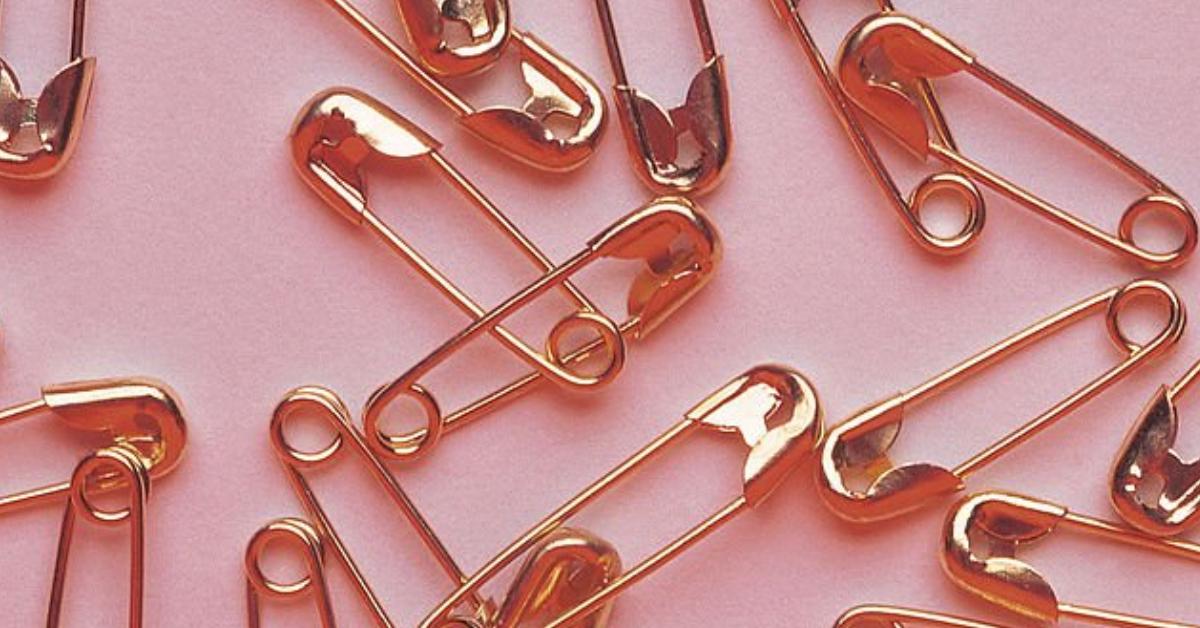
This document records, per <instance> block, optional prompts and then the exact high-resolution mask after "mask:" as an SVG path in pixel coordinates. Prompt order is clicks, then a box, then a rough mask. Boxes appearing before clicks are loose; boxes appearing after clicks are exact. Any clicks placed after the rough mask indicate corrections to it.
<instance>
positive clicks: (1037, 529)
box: [941, 492, 1200, 628]
mask: <svg viewBox="0 0 1200 628" xmlns="http://www.w3.org/2000/svg"><path fill="white" fill-rule="evenodd" d="M1059 529H1064V530H1071V531H1075V532H1082V533H1085V534H1089V535H1093V536H1097V537H1100V538H1102V539H1104V540H1106V541H1112V542H1116V543H1121V544H1125V545H1131V546H1134V547H1138V548H1141V549H1146V550H1151V551H1155V552H1160V553H1163V554H1168V555H1172V556H1176V557H1179V558H1184V559H1187V560H1191V561H1200V545H1197V544H1195V543H1187V542H1183V541H1175V540H1165V539H1158V538H1155V537H1152V536H1148V535H1145V534H1141V533H1139V532H1136V531H1134V530H1130V529H1128V528H1125V527H1123V526H1119V525H1116V524H1113V523H1110V522H1107V521H1103V520H1100V519H1094V518H1092V517H1087V516H1084V515H1079V514H1075V513H1072V512H1070V511H1068V510H1067V508H1066V507H1064V506H1059V505H1058V504H1053V503H1051V502H1048V501H1043V500H1040V499H1035V498H1031V497H1025V496H1021V495H1016V494H1012V493H1003V492H988V493H982V494H979V495H972V496H969V497H967V498H965V499H963V500H962V501H961V502H959V504H958V505H957V506H956V507H955V508H954V509H953V510H952V511H951V512H950V514H949V515H948V516H947V518H946V523H945V527H944V530H943V544H942V552H941V562H942V567H943V568H944V569H945V571H946V574H947V575H948V576H949V577H950V579H951V580H952V581H954V583H955V584H957V585H958V586H960V587H962V588H963V589H966V590H967V591H970V592H971V593H973V594H975V595H977V596H979V597H981V598H983V599H985V600H987V601H989V602H991V603H993V604H997V605H999V606H1002V607H1004V608H1006V609H1008V610H1010V611H1013V612H1015V613H1019V614H1021V615H1023V616H1025V617H1027V618H1029V619H1031V620H1034V621H1038V622H1043V623H1048V624H1054V623H1057V622H1058V621H1059V620H1063V619H1070V620H1076V621H1082V622H1086V623H1099V624H1103V625H1111V626H1128V627H1134V626H1145V627H1148V628H1184V627H1185V626H1192V625H1193V624H1184V623H1176V622H1169V621H1163V620H1156V619H1150V618H1146V617H1138V616H1134V615H1128V614H1124V613H1119V612H1115V611H1110V610H1104V609H1098V608H1093V607H1089V606H1080V605H1075V604H1068V603H1064V602H1062V601H1060V600H1059V598H1058V596H1057V594H1056V593H1055V592H1054V589H1053V588H1052V587H1051V586H1050V583H1049V582H1047V581H1046V579H1045V578H1044V577H1043V576H1042V575H1041V574H1040V573H1039V572H1038V571H1037V569H1035V568H1034V567H1033V566H1032V565H1030V564H1028V563H1027V562H1025V561H1023V560H1021V559H1020V558H1017V557H1016V552H1017V550H1018V549H1019V548H1020V547H1022V546H1023V545H1025V544H1029V543H1034V542H1037V541H1039V540H1041V539H1042V538H1044V537H1046V536H1048V535H1049V534H1050V533H1052V532H1054V531H1055V530H1059Z"/></svg>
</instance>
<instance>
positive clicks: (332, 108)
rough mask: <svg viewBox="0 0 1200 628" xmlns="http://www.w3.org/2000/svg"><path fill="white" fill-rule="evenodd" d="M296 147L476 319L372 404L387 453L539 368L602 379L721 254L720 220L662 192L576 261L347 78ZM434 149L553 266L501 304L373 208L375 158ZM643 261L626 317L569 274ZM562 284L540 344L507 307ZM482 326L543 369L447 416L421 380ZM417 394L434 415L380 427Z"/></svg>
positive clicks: (324, 182)
mask: <svg viewBox="0 0 1200 628" xmlns="http://www.w3.org/2000/svg"><path fill="white" fill-rule="evenodd" d="M291 143H292V156H293V160H294V162H295V165H296V168H297V171H298V172H299V174H300V176H301V178H303V179H304V180H305V182H306V183H308V185H309V186H310V187H311V188H312V189H313V190H314V191H315V192H316V193H317V194H318V195H319V196H321V198H322V199H324V200H325V202H326V203H327V204H329V205H331V206H332V207H333V208H335V209H336V210H337V211H338V212H339V213H340V214H341V215H342V216H344V217H346V218H347V219H349V220H350V221H351V222H353V223H354V224H358V225H363V226H366V227H368V228H369V229H370V230H371V231H372V232H373V233H374V234H375V235H376V236H378V237H379V238H380V239H381V240H383V241H384V243H385V244H387V245H388V247H389V248H391V249H392V250H393V251H394V252H396V253H397V254H398V255H400V256H401V257H402V258H403V259H404V260H405V261H406V262H408V263H409V265H410V266H411V267H412V268H413V269H414V270H415V271H417V272H418V273H420V274H421V275H422V276H424V277H425V278H426V279H427V280H428V281H430V283H432V284H433V285H434V287H436V288H437V289H438V290H439V291H440V292H441V293H442V294H443V295H445V296H446V297H447V298H449V299H450V300H451V301H452V302H453V303H454V304H455V305H457V306H458V307H459V309H460V310H462V311H463V312H464V313H465V314H467V315H469V316H471V317H472V318H473V319H474V321H473V323H472V324H471V325H470V326H469V327H468V328H467V329H465V330H463V331H462V332H460V333H459V334H457V335H456V336H455V337H454V338H452V339H451V340H450V341H448V342H446V343H445V344H443V345H442V346H441V347H440V348H439V349H438V350H436V351H435V352H434V353H433V354H431V355H430V356H428V357H427V358H425V359H424V360H422V361H421V362H420V363H418V364H417V365H416V366H415V367H413V368H412V369H410V370H409V371H408V372H407V373H405V374H404V375H402V376H401V377H400V378H397V379H396V380H394V381H393V382H392V383H390V384H388V385H386V386H384V387H382V388H381V389H380V390H378V391H377V392H376V393H375V394H374V395H372V397H371V399H370V401H369V402H368V404H367V408H366V412H365V418H364V421H365V424H366V430H367V434H368V436H369V437H370V438H369V440H370V442H371V445H372V447H374V448H376V449H377V450H378V451H379V452H380V453H383V454H385V455H388V456H395V457H409V456H415V455H417V454H419V453H423V451H424V450H426V449H428V448H430V447H432V446H433V445H434V444H435V443H436V442H437V440H438V439H439V438H440V436H441V434H442V432H443V430H449V429H452V428H453V427H455V426H457V425H461V424H465V423H466V422H467V421H469V420H470V419H473V418H476V417H478V416H481V415H482V414H484V413H486V412H487V411H489V410H491V409H492V408H494V407H495V406H497V405H498V404H499V403H501V402H503V401H506V400H508V399H511V398H513V397H514V396H516V395H519V394H522V393H523V392H525V391H526V390H528V388H529V386H531V385H532V384H534V383H535V382H537V381H540V380H541V379H549V380H551V381H554V382H555V383H557V384H559V385H562V386H566V387H570V388H589V387H594V386H598V385H602V384H605V383H607V382H609V381H611V379H612V378H613V377H615V376H616V375H617V373H619V372H620V369H621V367H622V365H623V364H624V356H625V340H626V338H641V337H643V336H644V335H646V334H647V333H649V332H650V331H652V330H653V329H654V328H655V327H657V326H658V325H659V324H661V323H662V322H663V321H664V320H665V319H666V318H667V317H668V316H670V314H671V313H673V312H674V311H675V310H676V309H678V308H679V307H680V306H681V305H682V304H683V303H685V302H686V301H687V300H689V299H690V298H691V296H692V295H693V294H694V293H695V292H696V291H697V290H699V289H700V288H701V287H703V286H704V285H705V284H706V283H707V282H708V280H709V279H710V278H711V276H712V273H713V270H714V269H715V268H716V265H717V264H718V263H719V261H720V258H721V245H720V240H719V237H718V236H717V232H716V229H715V227H713V225H712V223H711V222H709V220H708V218H707V217H706V216H705V215H704V212H703V211H702V210H701V209H700V208H699V207H697V206H695V205H694V204H693V203H691V202H690V201H688V200H687V199H683V198H660V199H657V200H654V201H652V202H650V203H649V204H647V205H646V206H645V207H643V208H641V209H638V210H636V211H634V212H633V213H631V214H629V215H628V216H626V217H625V218H623V219H621V220H619V221H617V222H616V223H615V224H613V225H612V226H610V227H609V228H608V229H606V230H604V231H603V232H601V233H600V234H599V235H598V236H596V237H595V238H593V239H592V240H591V241H590V242H589V243H588V245H587V247H586V248H585V249H584V250H583V251H581V252H580V253H578V254H576V255H575V256H574V257H572V258H570V259H569V260H568V261H566V262H564V263H562V264H559V265H557V266H556V265H554V264H553V263H552V262H551V261H550V259H549V258H548V257H546V256H545V255H544V254H543V253H542V252H541V251H540V250H538V249H537V247H536V246H535V245H534V244H533V243H532V242H531V241H530V240H529V239H528V238H527V237H525V235H524V234H522V233H521V232H520V231H519V230H518V229H517V227H516V226H515V225H514V224H513V223H512V222H511V221H509V220H508V218H507V217H505V216H504V215H503V214H502V213H501V212H500V210H499V209H498V208H497V207H496V206H495V205H494V204H492V202H491V201H489V200H488V199H487V198H486V197H485V196H484V195H483V193H482V192H480V191H479V190H478V189H477V188H475V187H474V186H473V185H472V184H471V183H470V181H468V180H467V179H466V178H465V177H464V176H463V175H462V174H461V173H460V172H459V171H458V170H456V169H455V168H454V167H453V166H452V165H451V164H450V163H449V162H447V161H446V160H445V158H443V157H442V156H441V154H440V153H439V152H438V148H439V144H438V143H437V141H436V140H434V139H433V138H431V137H429V136H428V135H426V134H425V133H424V132H422V131H421V130H420V129H419V128H417V127H416V126H414V125H413V124H412V123H411V122H409V121H408V120H406V119H404V118H403V117H401V116H400V115H399V114H397V113H396V112H394V111H392V110H391V109H388V108H387V107H386V106H384V105H383V104H382V103H379V102H378V101H377V100H375V99H373V98H371V97H370V96H368V95H366V94H363V93H362V92H358V91H355V90H350V89H336V90H329V91H326V92H323V93H321V94H318V95H317V96H316V97H314V98H313V99H312V100H311V101H310V102H309V104H308V105H307V106H306V107H305V108H304V109H303V111H302V112H301V114H300V116H299V118H298V119H297V121H296V124H295V126H294V127H293V130H292V136H291ZM414 159H419V160H423V161H428V162H430V163H432V165H433V166H434V167H435V168H436V169H437V171H438V172H439V173H440V174H442V175H443V176H444V177H446V179H447V180H448V181H449V182H450V183H451V185H453V186H454V187H455V189H456V190H458V191H459V192H460V193H461V194H463V195H464V196H466V197H467V198H468V199H470V200H471V201H472V203H473V204H474V205H475V206H476V208H477V209H479V210H480V212H481V213H483V214H484V216H485V217H486V218H487V219H488V220H489V221H490V222H491V223H492V224H493V225H494V226H495V227H497V228H498V229H500V230H501V231H502V232H503V233H504V235H505V236H506V237H507V238H508V239H509V240H510V241H511V242H513V243H514V244H515V245H516V246H517V247H518V249H519V250H520V251H521V252H522V253H523V254H524V255H525V257H527V258H528V259H529V260H530V261H532V262H533V263H534V264H536V265H537V266H538V267H539V269H540V270H541V271H542V272H543V273H544V274H543V275H542V276H541V277H540V278H539V279H538V280H536V281H535V282H533V283H532V284H530V285H529V286H527V287H526V288H525V289H523V290H522V291H520V292H518V293H517V294H516V295H515V296H513V297H512V298H510V299H508V300H507V301H505V302H504V303H503V304H501V305H499V306H498V307H496V308H494V309H492V310H491V311H487V310H485V309H484V308H483V307H482V306H480V305H479V304H478V303H477V302H475V301H474V300H473V299H471V298H470V297H469V296H468V295H467V294H466V293H464V292H463V291H462V290H461V289H459V288H458V287H457V286H456V285H455V284H454V283H453V282H451V281H450V279H449V278H447V277H446V276H445V275H443V274H442V273H441V272H440V271H438V270H437V269H436V268H435V267H434V266H433V265H432V264H431V263H430V262H429V261H428V260H426V259H425V258H424V257H423V256H422V255H421V254H420V253H419V252H417V251H416V249H414V248H413V247H412V246H411V245H409V244H408V243H407V242H406V241H404V240H403V239H402V238H401V237H400V236H399V235H398V234H397V233H395V232H394V231H393V230H392V229H391V228H390V227H389V226H388V225H387V224H386V223H384V222H383V221H382V220H380V218H379V217H378V216H377V215H376V214H375V213H374V212H373V211H372V209H371V207H370V205H369V203H368V201H367V192H366V182H365V178H364V173H363V168H364V167H365V166H367V165H370V164H386V165H389V166H396V165H399V164H401V163H404V162H406V161H411V160H414ZM604 257H607V258H617V259H634V260H642V261H644V262H645V264H646V267H645V269H644V270H642V271H641V272H640V273H639V275H638V277H637V279H635V281H634V283H633V287H632V288H631V291H630V294H629V298H628V306H629V312H630V315H631V316H630V318H629V319H628V320H626V321H625V322H624V323H621V324H619V325H618V324H617V323H615V322H614V321H613V320H612V319H610V318H609V317H607V316H605V315H604V314H602V313H601V312H600V311H599V310H598V308H596V306H595V305H593V304H592V303H591V301H590V300H588V299H587V297H586V296H584V295H583V293H581V292H580V291H579V290H578V289H577V288H575V287H574V286H573V285H572V284H571V283H570V282H569V278H570V276H571V275H573V274H574V273H576V272H578V271H579V270H580V269H582V268H583V267H585V266H587V265H589V264H590V263H592V262H593V261H594V260H596V259H599V258H604ZM554 288H559V289H561V290H562V291H563V292H564V293H565V294H566V295H567V296H568V298H569V299H570V300H571V301H572V302H573V305H574V306H575V310H574V311H573V313H571V314H570V315H568V316H566V317H565V318H563V319H561V320H559V321H558V322H557V323H556V324H555V325H554V326H553V328H552V329H551V331H550V333H549V335H548V336H547V341H546V350H545V352H544V353H543V352H542V351H538V350H536V349H534V348H533V347H531V346H529V345H528V344H527V343H525V342H524V341H523V340H521V339H520V338H518V337H517V336H516V335H515V334H513V333H512V332H510V331H508V330H507V329H506V328H505V327H503V326H501V323H502V322H503V320H504V318H506V317H508V316H510V315H511V314H513V313H514V312H515V311H517V310H518V309H520V308H522V307H523V306H525V305H526V304H528V303H529V302H531V301H532V300H534V299H536V298H537V297H538V296H540V295H542V294H544V293H546V292H547V291H549V290H551V289H554ZM579 330H591V331H592V332H594V333H595V335H596V340H595V341H593V342H592V343H590V344H587V345H585V346H584V347H582V348H580V349H577V350H575V351H566V350H564V349H563V348H562V347H561V346H560V345H561V343H562V341H563V340H564V339H565V338H566V337H567V336H568V335H569V334H570V333H571V332H575V331H579ZM482 333H489V334H491V335H492V336H494V337H495V338H497V339H498V340H499V341H500V342H501V343H502V344H503V345H504V346H505V347H506V348H507V349H509V350H510V351H512V352H513V354H514V355H516V356H517V357H518V358H520V359H521V360H522V361H524V362H526V363H527V364H529V366H531V367H533V369H534V372H532V373H530V374H529V375H527V376H525V377H523V378H521V379H519V380H517V381H515V382H512V383H511V384H509V385H507V386H504V387H503V388H501V389H499V390H497V391H495V392H493V393H490V394H489V395H487V396H485V397H484V398H482V399H480V400H478V401H476V402H474V403H472V404H470V405H468V406H467V407H465V408H463V409H461V410H458V411H456V412H454V413H451V414H449V415H445V416H443V415H442V413H441V411H440V409H439V408H438V405H437V402H436V401H435V400H434V398H433V396H432V395H431V394H430V393H429V392H428V391H427V390H425V389H424V388H422V387H421V386H420V385H419V384H418V383H417V380H418V379H419V378H420V377H421V376H422V375H423V374H424V373H425V372H426V371H428V370H430V369H432V368H433V367H435V366H437V365H438V364H439V363H441V362H442V361H443V360H445V359H446V358H447V357H448V356H449V355H451V354H452V353H453V352H455V351H457V350H458V349H459V348H460V347H462V346H463V345H464V344H465V343H466V342H468V341H469V340H471V339H472V338H475V337H476V336H478V335H480V334H482ZM601 349H603V350H605V355H604V358H606V361H605V363H604V364H603V365H601V366H602V368H600V369H599V372H598V373H594V374H593V373H583V372H579V371H576V370H574V369H572V368H571V365H573V364H577V363H579V362H582V361H583V360H584V359H586V358H588V357H593V356H595V355H597V354H598V353H599V350H601ZM402 396H408V397H411V398H413V399H415V400H416V401H417V402H418V404H419V406H420V407H421V408H422V409H423V410H424V411H425V413H426V419H427V427H426V428H425V429H421V430H416V431H413V432H410V433H408V434H401V435H390V434H383V433H382V432H381V431H380V430H379V429H377V428H378V425H377V424H378V423H379V422H380V420H381V417H382V413H383V411H384V410H385V409H386V408H387V407H388V406H389V405H390V404H391V403H392V402H393V401H394V400H396V399H398V398H400V397H402Z"/></svg>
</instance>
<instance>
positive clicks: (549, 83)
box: [325, 0, 605, 172]
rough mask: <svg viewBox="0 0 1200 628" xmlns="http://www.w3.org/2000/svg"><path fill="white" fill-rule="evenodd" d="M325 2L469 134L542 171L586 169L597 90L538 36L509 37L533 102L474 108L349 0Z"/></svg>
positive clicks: (600, 126)
mask: <svg viewBox="0 0 1200 628" xmlns="http://www.w3.org/2000/svg"><path fill="white" fill-rule="evenodd" d="M414 1H417V0H414ZM325 3H326V4H328V5H330V6H331V7H333V8H334V9H335V10H337V12H338V13H339V14H340V15H341V16H342V17H343V18H345V19H346V20H347V21H348V22H349V23H350V24H351V25H353V26H354V27H355V28H356V29H357V30H358V31H359V32H360V33H361V34H362V35H363V36H365V37H367V39H369V40H370V41H371V42H372V43H374V44H375V46H376V47H378V48H379V49H380V50H382V51H383V53H384V54H385V55H387V56H388V58H390V59H392V61H394V62H396V63H397V64H398V65H399V66H400V67H401V69H403V70H404V71H405V73H407V74H408V75H409V76H410V77H412V78H413V80H415V81H417V83H419V84H420V85H421V86H422V87H424V88H425V89H426V90H427V91H429V92H430V93H432V94H433V95H434V96H436V97H437V98H438V100H440V101H441V102H442V104H444V105H445V106H446V107H447V108H449V109H450V110H451V111H453V112H454V114H455V116H456V117H457V118H458V121H459V122H460V123H461V124H462V125H463V126H464V127H465V128H466V129H467V130H468V131H470V132H471V133H472V134H473V135H475V136H476V137H478V138H479V139H481V140H483V141H484V142H486V143H487V144H489V145H490V146H492V147H493V148H495V149H497V150H499V151H500V152H502V153H504V154H506V155H508V156H509V157H512V158H513V159H516V160H517V161H520V162H522V163H525V164H527V165H530V166H533V167H535V168H539V169H542V170H548V171H552V172H565V171H568V170H573V169H575V168H578V167H579V166H582V165H583V164H584V162H586V161H587V160H588V158H589V157H591V156H592V153H593V152H595V148H596V144H597V143H598V142H599V141H600V135H601V132H602V131H603V130H604V116H605V104H604V97H603V96H602V95H601V94H600V88H599V86H597V85H596V83H595V82H594V81H592V79H591V78H589V77H588V76H587V75H586V74H584V73H583V72H582V71H581V70H580V69H579V68H577V67H575V66H574V65H572V64H571V63H570V62H568V61H567V60H566V59H564V58H563V57H562V56H561V55H559V54H558V53H557V52H555V51H554V50H552V49H551V48H550V47H549V46H547V45H546V44H545V43H544V42H542V41H541V40H539V39H538V38H537V37H535V36H533V35H530V34H526V33H523V32H521V31H519V30H517V29H512V31H511V35H510V38H511V43H512V46H513V47H514V48H515V49H516V50H517V54H518V55H519V56H520V59H521V74H522V78H523V80H524V82H525V85H526V87H527V88H528V89H529V98H528V99H526V101H525V102H524V103H523V104H522V105H521V106H520V107H505V106H497V107H488V108H485V109H476V108H475V107H473V106H471V105H470V104H469V103H467V101H466V100H464V99H463V98H462V97H460V96H459V95H458V94H456V93H455V92H454V91H452V90H451V89H450V88H449V87H447V86H446V85H445V84H444V83H442V82H441V81H440V80H439V79H438V78H437V77H435V76H433V75H432V74H430V73H429V72H427V71H426V70H425V69H424V68H422V67H421V65H420V64H419V63H417V61H416V60H414V59H413V58H412V56H410V55H409V53H408V52H406V51H405V50H404V49H403V48H401V47H400V45H399V44H398V43H396V41H395V40H393V39H392V38H391V37H390V36H388V34H387V33H385V32H384V31H383V30H382V29H380V28H379V27H378V26H377V25H375V24H374V23H373V22H371V20H370V19H368V18H367V16H365V15H363V13H362V12H361V11H359V10H358V9H357V8H355V7H354V5H352V4H350V2H349V1H348V0H325ZM551 118H557V119H559V120H567V121H569V122H570V124H569V126H570V127H571V129H570V132H569V133H567V134H565V136H562V137H560V136H559V135H558V134H556V133H555V132H554V131H553V130H552V128H551V126H550V125H549V124H548V120H550V119H551Z"/></svg>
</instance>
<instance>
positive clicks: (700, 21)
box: [596, 0, 717, 85]
mask: <svg viewBox="0 0 1200 628" xmlns="http://www.w3.org/2000/svg"><path fill="white" fill-rule="evenodd" d="M688 3H689V4H690V5H691V9H692V20H693V22H695V24H696V35H697V37H699V39H700V52H701V53H703V55H704V60H705V61H706V62H707V61H708V60H710V59H712V58H714V57H716V56H717V44H716V42H715V41H714V40H713V34H712V27H711V26H710V24H709V21H708V11H707V9H706V8H705V6H704V0H688ZM596 14H597V15H599V16H600V29H601V30H602V31H603V32H604V46H605V48H606V49H607V50H608V59H609V61H610V62H611V65H612V72H613V78H614V79H616V84H617V85H629V75H628V74H626V71H625V61H624V58H623V57H622V56H621V43H620V41H619V40H618V39H617V27H616V24H615V22H614V21H613V16H612V7H611V6H609V0H596Z"/></svg>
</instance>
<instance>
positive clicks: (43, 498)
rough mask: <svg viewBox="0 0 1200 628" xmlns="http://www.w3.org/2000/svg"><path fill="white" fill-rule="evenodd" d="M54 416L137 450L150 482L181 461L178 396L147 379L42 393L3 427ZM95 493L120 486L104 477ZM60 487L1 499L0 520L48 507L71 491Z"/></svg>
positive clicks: (1, 417)
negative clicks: (16, 422) (15, 513)
mask: <svg viewBox="0 0 1200 628" xmlns="http://www.w3.org/2000/svg"><path fill="white" fill-rule="evenodd" d="M47 412H48V413H50V414H52V415H54V416H55V417H56V418H58V419H59V420H60V421H62V422H63V423H64V424H65V425H66V426H67V427H68V428H70V429H72V430H76V431H79V432H87V433H91V434H95V435H98V436H103V437H104V438H105V439H106V440H107V441H108V444H109V445H113V446H129V447H132V448H134V449H135V450H136V451H138V453H139V455H140V456H141V457H142V462H143V463H144V465H145V466H146V468H147V469H148V470H149V473H150V477H151V478H154V479H158V478H160V477H162V476H164V475H166V474H167V473H170V472H171V471H172V470H173V469H174V468H175V467H176V466H177V465H178V464H179V460H180V458H181V457H182V456H183V450H184V446H185V445H186V443H187V430H186V427H185V424H184V419H183V412H182V410H181V407H180V404H179V401H178V400H177V398H176V396H175V393H174V392H173V391H172V390H171V389H170V388H168V387H167V386H166V385H165V384H163V383H162V382H158V381H155V380H152V379H146V378H125V379H106V380H92V381H85V382H75V383H70V384H58V385H54V386H47V387H45V388H43V389H42V395H41V397H40V398H39V399H36V400H34V401H29V402H26V403H23V404H21V405H17V406H12V407H10V408H6V409H3V410H0V425H3V424H5V423H11V422H14V421H18V420H21V419H24V418H28V417H31V416H35V415H38V414H42V413H47ZM95 479H96V480H97V484H96V485H91V486H89V487H88V488H89V489H91V490H96V489H100V490H103V489H107V488H114V487H117V486H120V483H119V482H115V483H114V482H112V481H110V480H109V479H106V478H105V477H103V476H101V477H99V478H95ZM71 490H72V489H71V483H70V482H69V481H67V482H60V483H56V484H50V485H48V486H42V487H39V488H34V489H29V490H25V491H21V492H18V493H14V494H11V495H5V496H2V497H0V515H3V514H6V513H9V512H12V511H14V510H17V509H20V508H28V507H31V506H36V505H41V504H46V503H50V502H53V501H56V500H59V499H62V498H64V497H67V496H68V495H69V494H70V492H71Z"/></svg>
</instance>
